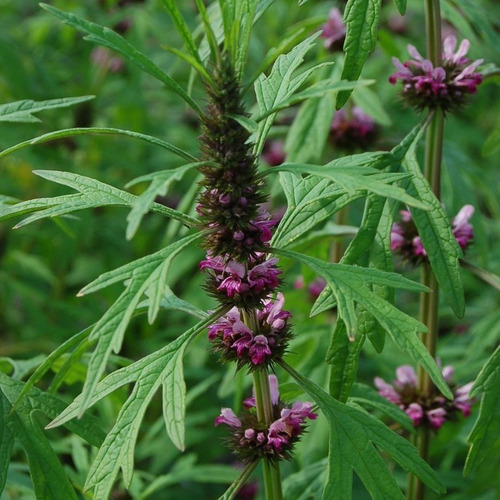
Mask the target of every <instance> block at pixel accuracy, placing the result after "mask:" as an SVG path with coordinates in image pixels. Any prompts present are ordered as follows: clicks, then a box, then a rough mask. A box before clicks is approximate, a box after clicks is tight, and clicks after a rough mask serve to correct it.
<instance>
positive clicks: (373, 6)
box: [337, 0, 381, 109]
mask: <svg viewBox="0 0 500 500" xmlns="http://www.w3.org/2000/svg"><path fill="white" fill-rule="evenodd" d="M380 4H381V2H380V0H349V1H348V2H347V5H346V8H345V11H344V23H345V24H346V37H345V42H344V54H345V58H344V69H343V70H342V80H357V79H358V78H359V75H360V74H361V70H362V69H363V65H364V64H365V61H366V59H367V58H368V55H369V54H370V53H371V52H372V51H373V49H374V48H375V45H376V43H377V26H378V20H379V16H380ZM350 95H351V91H348V90H347V91H344V92H339V94H338V95H337V109H340V108H341V107H342V106H343V105H344V104H345V103H346V102H347V100H348V99H349V96H350Z"/></svg>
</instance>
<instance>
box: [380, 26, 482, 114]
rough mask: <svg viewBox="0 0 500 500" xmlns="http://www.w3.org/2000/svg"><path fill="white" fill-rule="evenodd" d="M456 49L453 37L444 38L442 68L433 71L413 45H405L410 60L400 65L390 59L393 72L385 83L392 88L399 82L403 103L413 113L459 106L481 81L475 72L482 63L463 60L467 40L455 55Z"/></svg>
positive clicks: (479, 60)
mask: <svg viewBox="0 0 500 500" xmlns="http://www.w3.org/2000/svg"><path fill="white" fill-rule="evenodd" d="M456 46H457V39H456V37H455V36H453V35H450V36H447V37H446V38H445V40H444V42H443V55H442V66H438V67H434V65H433V64H432V63H431V61H429V60H427V59H424V58H423V57H422V55H421V54H420V53H419V52H418V50H417V49H416V48H415V47H414V46H413V45H408V52H409V54H410V56H411V57H412V58H413V59H410V60H409V61H407V62H405V63H403V64H402V63H401V61H399V59H397V58H393V60H392V61H393V63H394V66H396V69H397V71H396V73H394V74H392V75H391V76H390V77H389V82H390V83H392V84H393V85H394V84H396V82H397V81H398V80H400V81H401V83H402V84H403V89H402V96H403V99H404V100H405V101H406V102H407V103H408V104H409V105H410V106H414V107H416V108H417V109H424V108H430V109H434V108H438V107H439V108H441V109H442V110H443V111H449V110H451V109H453V108H457V107H460V106H462V105H463V104H464V103H465V102H466V101H467V99H468V97H469V95H470V94H475V93H476V91H477V86H478V85H479V84H480V83H481V81H482V76H481V74H480V73H477V72H476V69H477V67H478V66H479V65H480V64H481V63H482V62H483V60H482V59H478V60H477V61H474V62H471V60H470V59H468V58H467V57H465V56H466V54H467V52H468V50H469V46H470V43H469V41H468V40H463V41H462V43H461V44H460V47H459V48H458V50H457V51H456V52H455V49H456Z"/></svg>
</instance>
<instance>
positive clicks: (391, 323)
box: [274, 249, 453, 399]
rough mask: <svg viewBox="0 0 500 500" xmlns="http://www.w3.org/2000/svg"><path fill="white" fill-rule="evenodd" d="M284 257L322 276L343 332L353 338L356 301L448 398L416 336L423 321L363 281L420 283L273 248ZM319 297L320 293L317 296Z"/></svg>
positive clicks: (414, 286) (415, 285)
mask: <svg viewBox="0 0 500 500" xmlns="http://www.w3.org/2000/svg"><path fill="white" fill-rule="evenodd" d="M274 251H275V252H276V253H278V254H281V255H283V256H284V257H289V258H291V259H294V260H297V261H299V262H302V263H303V264H306V265H307V266H309V267H310V268H311V269H312V270H313V271H314V272H316V273H317V274H318V275H320V276H323V278H324V279H325V280H326V282H327V284H328V286H329V287H330V289H331V291H332V293H333V295H334V296H335V299H336V301H337V308H338V316H339V318H341V319H342V320H343V321H344V322H345V324H346V327H347V334H348V336H349V337H351V338H355V337H356V334H357V333H358V325H357V321H358V316H357V312H356V307H355V305H356V304H359V305H361V306H363V307H364V308H365V309H366V310H367V311H368V312H369V313H370V314H372V315H373V317H374V318H375V319H376V320H377V321H378V322H379V323H380V325H381V326H382V327H383V328H384V329H385V330H386V331H387V332H388V333H389V335H390V336H391V338H392V339H393V341H394V342H395V343H396V344H397V345H398V346H399V347H400V348H401V349H402V350H403V351H405V352H407V353H408V354H409V356H410V357H411V358H412V359H413V360H415V361H416V362H417V363H419V364H421V365H422V367H424V368H425V370H426V371H427V372H428V373H429V376H430V377H431V379H432V381H433V382H434V383H435V384H436V386H437V387H438V389H439V390H440V391H441V392H442V394H444V395H445V396H446V397H448V398H450V399H451V398H452V397H453V394H452V393H451V391H450V388H449V387H448V385H447V384H446V382H445V380H444V379H443V375H442V373H441V370H440V369H439V368H438V366H437V365H436V362H435V361H434V359H433V358H432V356H431V355H430V354H429V352H428V351H427V349H426V348H425V346H424V345H423V344H422V342H421V341H420V339H419V338H418V335H417V332H425V331H426V330H427V329H426V327H425V325H423V324H422V323H420V322H419V321H417V320H415V319H414V318H412V317H411V316H408V315H406V314H404V313H403V312H401V311H399V310H398V309H397V308H395V307H394V306H393V305H392V304H390V303H389V302H387V301H386V300H384V299H383V298H381V297H379V296H378V295H377V294H376V293H374V292H373V291H371V290H369V289H368V288H367V287H366V284H367V283H371V284H376V285H386V286H390V287H392V288H403V289H407V290H412V291H424V290H425V289H426V288H425V287H423V286H422V285H421V284H420V283H416V282H412V281H410V280H407V279H406V278H403V277H402V276H400V275H399V274H396V273H387V272H383V271H379V270H377V269H369V268H364V267H357V266H346V265H343V264H332V263H327V262H323V261H322V260H319V259H316V258H313V257H309V256H307V255H303V254H299V253H297V252H292V251H291V250H284V249H274ZM320 297H321V296H320Z"/></svg>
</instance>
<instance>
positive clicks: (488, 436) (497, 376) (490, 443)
mask: <svg viewBox="0 0 500 500" xmlns="http://www.w3.org/2000/svg"><path fill="white" fill-rule="evenodd" d="M480 393H482V394H483V396H482V399H481V405H480V407H479V415H478V417H477V420H476V423H475V424H474V428H473V429H472V432H471V433H470V435H469V437H468V441H469V443H471V447H470V449H469V454H468V455H467V460H466V462H465V468H464V475H465V476H467V475H469V474H470V473H471V472H473V471H474V470H476V469H477V468H478V467H479V466H480V465H481V464H482V463H483V462H484V461H485V460H488V461H492V462H494V463H498V459H499V456H500V347H497V349H496V350H495V352H494V353H493V354H492V356H491V358H490V359H489V360H488V362H487V363H486V364H485V365H484V366H483V369H482V370H481V372H480V373H479V375H478V377H477V379H476V381H475V382H474V386H473V388H472V390H471V392H470V397H475V396H477V395H478V394H480Z"/></svg>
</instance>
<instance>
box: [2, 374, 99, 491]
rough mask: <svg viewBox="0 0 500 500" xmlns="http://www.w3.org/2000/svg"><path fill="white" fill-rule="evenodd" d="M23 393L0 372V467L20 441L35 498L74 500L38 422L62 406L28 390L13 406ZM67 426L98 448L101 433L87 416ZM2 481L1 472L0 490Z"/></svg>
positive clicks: (62, 404)
mask: <svg viewBox="0 0 500 500" xmlns="http://www.w3.org/2000/svg"><path fill="white" fill-rule="evenodd" d="M23 390H24V383H23V382H19V381H17V380H13V379H11V378H9V377H7V376H6V375H5V374H3V373H1V372H0V435H1V436H2V440H1V441H0V452H1V453H0V466H1V465H4V464H2V461H3V460H9V459H10V450H11V448H12V444H13V441H14V439H15V440H17V441H19V442H20V444H21V446H22V448H23V449H24V452H25V453H26V455H27V457H28V462H29V467H30V473H31V477H32V479H33V484H34V487H35V495H36V498H40V499H46V500H52V499H54V498H68V499H73V498H74V499H76V498H77V496H76V494H75V491H74V489H73V487H72V486H71V484H70V482H69V480H68V477H67V475H66V473H65V472H64V469H63V467H62V465H61V463H60V462H59V459H58V458H57V455H56V453H55V452H54V450H53V449H52V447H51V445H50V443H49V441H48V439H47V437H46V435H45V434H44V433H43V431H42V429H41V427H40V422H39V414H40V413H43V414H44V415H47V416H48V417H49V418H54V417H55V416H56V415H57V413H58V412H60V411H62V410H63V409H64V408H65V406H66V405H65V403H64V402H63V401H61V400H60V399H58V398H56V397H55V396H52V395H50V394H46V393H43V392H42V391H40V390H38V389H36V388H33V387H32V388H31V389H29V391H28V397H26V398H24V399H22V401H21V402H20V403H17V404H16V406H15V407H14V403H15V402H16V401H19V398H20V395H21V393H22V391H23ZM67 427H68V429H69V430H70V431H72V432H74V433H76V434H78V435H79V436H81V437H82V438H84V439H85V440H86V441H87V442H89V443H90V444H92V445H93V446H99V445H100V444H101V442H102V441H103V439H104V432H103V431H102V430H101V429H100V428H99V427H98V426H97V425H96V423H95V420H94V419H93V418H91V417H89V416H87V417H85V418H84V419H82V420H81V421H78V422H71V423H70V424H68V425H67ZM4 438H6V439H5V440H4ZM0 470H2V471H5V470H6V468H5V469H4V468H3V467H2V468H1V469H0ZM4 481H5V477H4V476H3V473H2V475H0V487H2V486H3V485H2V482H4Z"/></svg>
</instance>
